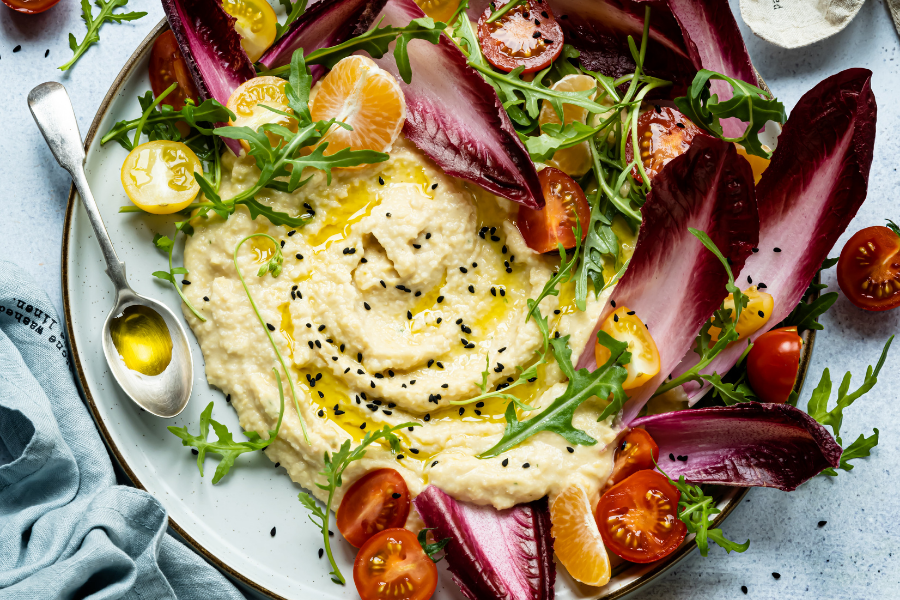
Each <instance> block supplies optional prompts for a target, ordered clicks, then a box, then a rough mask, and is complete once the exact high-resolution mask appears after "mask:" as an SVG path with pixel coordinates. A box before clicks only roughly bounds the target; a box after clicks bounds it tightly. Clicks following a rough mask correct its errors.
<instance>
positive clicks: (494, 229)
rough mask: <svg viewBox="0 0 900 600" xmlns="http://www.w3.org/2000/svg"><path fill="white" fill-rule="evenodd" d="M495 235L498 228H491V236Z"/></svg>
mask: <svg viewBox="0 0 900 600" xmlns="http://www.w3.org/2000/svg"><path fill="white" fill-rule="evenodd" d="M495 233H497V228H496V227H491V235H494V234H495Z"/></svg>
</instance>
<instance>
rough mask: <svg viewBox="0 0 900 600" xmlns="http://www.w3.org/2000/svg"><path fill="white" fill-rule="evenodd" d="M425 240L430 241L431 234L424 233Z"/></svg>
mask: <svg viewBox="0 0 900 600" xmlns="http://www.w3.org/2000/svg"><path fill="white" fill-rule="evenodd" d="M435 185H437V184H435ZM425 239H426V240H430V239H431V234H430V233H426V234H425Z"/></svg>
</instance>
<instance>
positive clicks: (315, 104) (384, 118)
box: [310, 56, 406, 155]
mask: <svg viewBox="0 0 900 600" xmlns="http://www.w3.org/2000/svg"><path fill="white" fill-rule="evenodd" d="M310 112H311V113H312V119H313V121H327V120H330V119H336V120H338V121H342V122H344V123H347V124H348V125H350V126H351V127H353V130H352V131H348V130H347V129H344V128H343V127H337V126H332V128H331V130H330V131H329V132H328V134H327V135H326V136H325V137H324V138H323V139H322V142H320V144H321V143H323V142H328V147H327V148H326V149H325V154H326V155H329V154H334V153H335V152H337V151H339V150H343V149H344V148H351V149H352V150H375V151H376V152H388V151H390V149H391V146H392V145H393V144H394V141H395V140H396V139H397V136H398V135H400V130H401V129H403V123H404V122H405V121H406V101H405V99H404V97H403V91H402V90H401V89H400V84H399V83H397V80H396V79H395V78H394V76H393V75H391V74H390V73H388V72H387V71H385V70H384V69H380V68H379V67H378V65H376V64H375V62H374V61H373V60H372V59H371V58H368V57H365V56H348V57H347V58H345V59H343V60H341V61H340V62H339V63H337V64H336V65H335V66H334V68H333V69H332V70H331V71H330V72H329V73H328V75H326V76H325V77H324V78H323V79H322V83H321V84H320V86H319V89H318V91H317V93H316V95H315V98H313V101H312V103H311V105H310Z"/></svg>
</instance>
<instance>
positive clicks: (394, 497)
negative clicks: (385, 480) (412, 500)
mask: <svg viewBox="0 0 900 600" xmlns="http://www.w3.org/2000/svg"><path fill="white" fill-rule="evenodd" d="M402 495H403V494H398V493H397V492H394V493H393V494H391V498H393V499H394V500H397V499H399V498H400V496H402Z"/></svg>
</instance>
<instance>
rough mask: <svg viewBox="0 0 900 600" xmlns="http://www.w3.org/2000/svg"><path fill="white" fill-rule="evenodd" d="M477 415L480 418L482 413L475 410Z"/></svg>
mask: <svg viewBox="0 0 900 600" xmlns="http://www.w3.org/2000/svg"><path fill="white" fill-rule="evenodd" d="M475 414H476V415H478V416H479V417H480V416H481V411H480V410H478V409H477V408H476V409H475Z"/></svg>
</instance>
